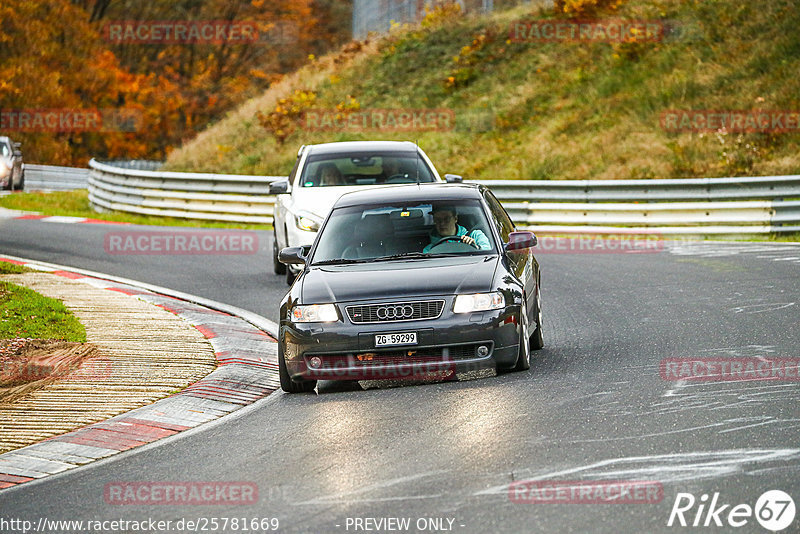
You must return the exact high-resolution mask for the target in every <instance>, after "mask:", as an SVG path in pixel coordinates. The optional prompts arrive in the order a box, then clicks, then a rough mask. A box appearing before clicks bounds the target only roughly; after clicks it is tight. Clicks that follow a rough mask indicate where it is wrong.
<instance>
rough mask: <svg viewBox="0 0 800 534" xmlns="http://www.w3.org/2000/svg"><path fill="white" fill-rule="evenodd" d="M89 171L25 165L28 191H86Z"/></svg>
mask: <svg viewBox="0 0 800 534" xmlns="http://www.w3.org/2000/svg"><path fill="white" fill-rule="evenodd" d="M88 181H89V169H80V168H76V167H56V166H54V165H32V164H30V163H26V164H25V190H26V191H72V190H73V189H86V186H87V183H88Z"/></svg>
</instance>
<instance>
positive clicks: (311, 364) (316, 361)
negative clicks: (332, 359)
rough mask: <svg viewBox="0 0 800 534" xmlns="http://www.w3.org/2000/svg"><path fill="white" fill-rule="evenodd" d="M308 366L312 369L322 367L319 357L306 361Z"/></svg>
mask: <svg viewBox="0 0 800 534" xmlns="http://www.w3.org/2000/svg"><path fill="white" fill-rule="evenodd" d="M308 366H309V367H311V368H312V369H319V368H320V367H322V358H320V357H319V356H312V357H310V358H309V359H308Z"/></svg>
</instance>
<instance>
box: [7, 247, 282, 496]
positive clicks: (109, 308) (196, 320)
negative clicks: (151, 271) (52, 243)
mask: <svg viewBox="0 0 800 534" xmlns="http://www.w3.org/2000/svg"><path fill="white" fill-rule="evenodd" d="M0 261H10V262H12V263H16V264H20V263H21V262H19V261H14V260H10V259H3V258H2V257H0ZM22 264H24V265H27V266H29V267H32V268H34V269H37V270H38V272H34V273H24V274H15V275H5V276H2V277H0V279H2V280H5V281H8V282H12V283H15V284H17V285H22V286H25V287H28V288H30V289H33V290H35V291H37V292H39V293H41V294H43V295H45V296H47V297H52V298H56V299H58V300H60V301H62V302H63V303H64V305H65V306H66V307H67V308H69V309H70V310H71V311H72V312H73V314H74V315H75V316H76V317H77V318H78V320H79V321H80V322H81V323H82V324H83V325H84V327H85V328H86V338H87V342H89V343H91V344H92V345H94V346H96V347H97V348H98V349H99V356H95V357H93V358H91V359H89V360H86V361H84V362H83V363H82V364H81V366H80V367H78V368H77V369H75V371H74V372H72V373H70V374H69V375H68V376H66V377H63V378H60V379H58V380H54V381H53V382H52V383H50V384H47V385H45V386H44V387H42V388H40V389H37V390H35V391H32V392H30V393H28V394H25V395H23V396H22V397H20V398H17V399H14V400H13V401H12V402H10V403H6V404H0V451H9V452H4V453H3V454H0V489H3V488H8V487H12V486H15V485H17V484H21V483H24V482H28V481H31V480H34V479H38V478H43V477H46V476H48V475H52V474H55V473H59V472H62V471H66V470H69V469H73V468H75V467H78V466H81V465H84V464H87V463H89V462H92V461H94V460H98V459H100V458H105V457H108V456H112V455H114V454H117V453H120V452H122V451H125V450H129V449H132V448H135V447H138V446H140V445H144V444H146V443H151V442H153V441H156V440H159V439H161V438H164V437H167V436H171V435H174V434H176V433H178V432H181V431H184V430H188V429H190V428H193V427H196V426H198V425H201V424H203V423H205V422H208V421H211V420H214V419H217V418H219V417H222V416H224V415H226V414H228V413H231V412H233V411H235V410H237V409H239V408H241V407H243V406H246V405H248V404H251V403H253V402H255V401H256V400H258V399H260V398H262V397H264V396H266V395H269V394H270V393H271V392H272V391H274V390H275V389H277V388H278V384H279V382H278V371H277V369H278V365H277V347H276V343H275V340H274V339H273V338H272V337H270V336H269V335H268V334H267V333H265V332H263V331H262V330H259V329H258V328H256V327H255V326H253V325H251V324H250V323H248V322H246V321H245V320H244V319H242V318H239V317H237V316H234V315H230V314H227V313H223V312H220V311H216V310H214V309H211V308H208V307H204V306H200V305H198V304H194V303H192V302H188V301H185V300H179V299H177V298H173V297H170V296H165V295H161V294H158V293H154V292H151V291H148V290H144V289H141V288H138V287H134V286H132V285H126V284H122V283H118V282H112V281H108V280H103V279H100V278H94V277H89V276H83V275H80V274H76V273H71V272H67V271H57V270H49V271H50V272H43V270H44V268H43V267H41V266H38V265H36V264H35V263H32V264H26V263H22ZM159 399H160V400H159ZM11 449H13V450H11Z"/></svg>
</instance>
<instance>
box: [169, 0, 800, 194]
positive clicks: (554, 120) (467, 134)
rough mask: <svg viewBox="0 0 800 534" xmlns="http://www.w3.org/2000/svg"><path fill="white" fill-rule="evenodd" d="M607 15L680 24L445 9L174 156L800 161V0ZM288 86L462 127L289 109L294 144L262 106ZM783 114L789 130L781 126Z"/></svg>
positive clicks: (598, 162) (454, 167)
mask: <svg viewBox="0 0 800 534" xmlns="http://www.w3.org/2000/svg"><path fill="white" fill-rule="evenodd" d="M593 16H594V17H595V18H597V19H601V20H608V19H610V18H616V19H620V18H621V19H630V20H636V21H656V22H657V23H658V24H660V25H661V26H660V27H661V28H662V29H663V30H664V33H663V35H660V36H659V37H658V38H657V39H651V40H638V41H631V40H629V41H628V42H608V40H606V41H603V40H602V39H595V40H592V39H589V40H584V41H581V42H569V41H565V40H563V39H561V40H559V39H554V40H552V41H551V42H532V41H531V40H530V36H531V35H532V33H528V34H521V35H522V36H523V40H522V41H521V42H517V41H515V40H512V39H509V37H510V34H509V29H510V28H511V27H512V26H511V25H512V22H515V21H520V20H521V19H524V20H528V21H542V20H549V19H560V20H564V17H565V16H564V15H556V14H555V13H554V10H553V9H549V8H548V9H547V10H540V11H534V12H531V11H530V8H528V10H527V11H526V10H524V9H523V8H515V9H512V10H509V11H505V12H501V13H495V14H493V15H492V16H491V17H468V16H463V15H459V14H453V13H439V14H438V15H434V16H431V17H429V18H428V20H426V21H425V23H423V25H422V26H421V27H418V28H412V29H408V28H406V29H403V28H398V29H396V30H395V31H394V32H393V33H392V35H391V36H389V37H386V38H383V39H381V40H379V41H378V42H372V43H369V44H368V45H366V46H363V47H361V46H360V44H356V45H350V47H349V48H348V49H347V50H346V51H345V52H342V53H340V54H338V55H334V56H329V57H326V58H321V59H317V60H315V61H314V62H313V63H312V64H311V65H309V66H307V67H305V68H304V69H303V70H301V71H298V72H297V73H295V74H293V75H291V76H288V77H287V78H286V79H284V81H283V82H282V83H281V84H278V85H276V86H273V87H272V88H271V89H270V90H269V91H267V92H266V93H264V94H263V95H262V96H260V97H258V98H256V99H253V100H251V101H249V102H247V103H246V104H244V105H243V106H241V107H240V108H239V109H238V110H236V111H235V112H232V113H230V114H229V115H228V117H226V118H225V119H223V120H221V121H220V122H219V123H217V124H216V125H214V126H212V127H210V128H209V129H208V130H206V131H205V132H203V133H202V134H201V135H199V136H198V137H197V138H196V139H194V140H193V141H191V142H189V143H187V144H186V145H185V146H183V147H182V148H181V149H179V150H176V151H175V152H173V153H172V154H171V157H170V158H169V160H168V166H169V168H171V169H175V170H192V171H213V172H230V173H247V174H268V175H286V174H287V173H288V171H289V170H290V169H291V166H292V163H293V161H294V158H295V154H296V152H297V148H298V147H299V146H300V145H301V144H308V143H320V142H326V141H342V140H353V139H411V140H414V139H416V140H418V141H419V144H420V145H421V146H422V147H423V148H424V149H425V151H426V152H427V153H428V154H429V155H430V156H431V158H432V159H433V160H434V162H435V163H436V164H437V167H438V168H439V169H440V171H442V172H454V173H459V174H463V175H464V176H465V178H467V179H493V178H497V179H621V178H683V177H698V176H734V175H771V174H798V173H800V150H799V149H800V134H799V133H798V132H799V131H800V130H798V125H797V112H798V111H800V82H799V81H798V72H800V36H798V34H797V32H796V31H795V29H796V28H797V27H798V24H799V23H800V10H798V9H797V8H796V5H794V2H793V1H792V0H763V1H758V2H756V1H753V0H749V1H745V2H741V1H740V0H662V1H643V0H629V1H627V2H624V3H623V4H622V5H621V6H620V7H619V8H618V9H617V10H616V11H612V12H604V13H603V12H601V13H598V14H595V15H593ZM526 27H528V28H529V29H530V26H526ZM518 35H520V34H518ZM297 90H304V91H305V92H304V93H302V94H301V93H296V92H295V91H297ZM287 97H289V98H290V101H288V102H286V101H285V102H283V103H282V106H283V108H290V107H291V105H292V104H293V103H294V104H295V105H296V106H300V107H302V106H303V105H304V103H305V105H309V106H310V107H311V109H322V110H331V109H336V107H337V105H338V106H339V107H340V109H354V108H359V109H360V111H361V112H365V111H369V110H380V109H395V110H396V109H407V110H420V109H439V110H442V109H444V110H450V111H449V112H450V113H452V116H453V117H454V120H455V125H454V127H452V128H449V129H445V130H444V131H424V132H403V131H364V132H358V131H349V132H341V131H338V132H337V131H309V130H308V129H307V128H304V124H303V123H302V122H301V121H300V119H291V117H292V112H291V111H290V110H289V111H287V112H286V113H288V115H287V114H284V116H283V117H281V116H280V115H281V114H280V113H273V115H272V118H271V119H270V120H271V122H270V124H272V127H273V129H278V127H279V126H282V127H288V128H289V130H292V129H294V131H293V133H291V134H289V135H288V136H287V137H286V139H285V141H284V142H283V144H280V143H278V141H277V140H276V137H275V135H273V134H272V133H270V132H268V131H267V130H266V129H265V128H264V127H263V126H262V124H261V123H260V121H259V119H258V117H257V112H259V111H260V112H262V114H269V113H270V112H274V111H275V110H276V104H278V100H279V99H281V98H287ZM669 110H687V111H693V110H694V111H697V110H714V111H715V112H725V111H731V112H738V111H749V110H771V111H786V112H787V113H785V114H784V115H782V116H781V118H780V119H779V121H778V122H777V123H773V124H772V125H770V126H768V127H766V128H757V129H759V130H763V131H756V132H746V133H739V132H731V131H719V132H715V131H712V130H709V131H705V132H702V131H670V130H669V128H667V127H665V125H662V120H665V121H667V120H666V119H664V117H665V115H664V113H665V112H667V111H669ZM279 111H280V110H279ZM792 113H793V115H792ZM263 116H264V115H262V117H263ZM706 118H709V120H714V118H713V117H709V116H708V115H706ZM740 118H741V117H740ZM683 119H684V120H685V119H686V115H685V114H684V115H683ZM745 119H746V120H745ZM745 119H742V120H743V121H744V122H741V124H744V125H749V124H750V123H749V122H747V121H749V120H750V119H752V116H750V117H745ZM784 119H785V120H784ZM667 122H668V121H667ZM665 124H666V122H665ZM775 124H777V125H779V126H781V125H782V126H783V127H784V128H783V130H784V131H777V132H776V131H770V130H771V129H772V128H773V127H774V126H775ZM683 125H684V126H686V124H685V123H683ZM673 126H674V124H673Z"/></svg>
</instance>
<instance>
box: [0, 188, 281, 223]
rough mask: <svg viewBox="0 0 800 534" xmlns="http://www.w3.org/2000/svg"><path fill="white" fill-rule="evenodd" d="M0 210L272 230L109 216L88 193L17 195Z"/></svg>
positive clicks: (1, 204)
mask: <svg viewBox="0 0 800 534" xmlns="http://www.w3.org/2000/svg"><path fill="white" fill-rule="evenodd" d="M0 207H3V208H8V209H13V210H21V211H34V212H37V213H40V214H42V215H48V216H50V215H62V216H68V217H87V218H90V219H101V220H104V221H113V222H120V223H129V224H142V225H155V226H188V227H202V228H237V229H245V230H265V229H272V225H267V224H247V223H228V222H217V221H199V220H192V219H178V218H175V217H155V216H150V215H136V214H133V213H123V212H113V213H111V212H108V213H98V212H96V211H94V209H92V207H91V205H90V204H89V193H88V191H86V190H85V189H81V190H77V191H57V192H52V193H36V192H32V193H14V194H13V195H5V196H2V197H0Z"/></svg>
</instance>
